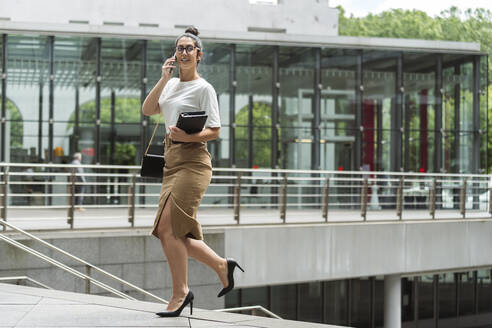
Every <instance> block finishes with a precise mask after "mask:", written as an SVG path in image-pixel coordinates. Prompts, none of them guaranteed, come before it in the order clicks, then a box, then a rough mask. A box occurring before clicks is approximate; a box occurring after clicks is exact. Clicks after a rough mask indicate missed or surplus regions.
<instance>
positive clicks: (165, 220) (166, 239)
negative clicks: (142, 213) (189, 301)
mask: <svg viewBox="0 0 492 328" xmlns="http://www.w3.org/2000/svg"><path fill="white" fill-rule="evenodd" d="M172 229H173V228H172V225H171V206H170V203H169V200H168V201H167V202H166V205H165V206H164V209H163V211H162V214H161V218H160V220H159V226H158V227H157V234H158V235H159V239H160V240H161V244H162V249H163V250H164V254H165V255H166V258H167V263H168V264H169V269H170V271H171V277H172V281H173V282H172V283H173V294H172V296H171V299H170V300H169V304H168V305H167V310H168V311H174V310H176V309H177V308H179V307H180V306H181V304H182V303H183V301H184V299H185V297H186V295H187V294H188V291H189V289H188V252H187V250H186V246H185V243H184V240H183V239H181V238H176V237H175V236H174V235H173V230H172Z"/></svg>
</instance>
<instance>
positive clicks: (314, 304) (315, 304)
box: [297, 282, 323, 322]
mask: <svg viewBox="0 0 492 328" xmlns="http://www.w3.org/2000/svg"><path fill="white" fill-rule="evenodd" d="M299 306H300V308H299V317H298V318H297V320H301V321H309V322H322V312H321V311H322V310H323V309H322V300H321V282H310V283H306V284H299Z"/></svg>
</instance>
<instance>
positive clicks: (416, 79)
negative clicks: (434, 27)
mask: <svg viewBox="0 0 492 328" xmlns="http://www.w3.org/2000/svg"><path fill="white" fill-rule="evenodd" d="M435 69H436V58H435V55H433V54H415V53H405V54H404V56H403V85H404V95H403V111H404V114H403V127H404V133H403V140H404V142H403V149H404V156H403V164H404V169H405V171H412V172H429V171H432V170H433V167H432V163H433V156H434V154H433V149H434V143H433V141H432V142H431V140H429V135H430V134H431V130H432V129H433V127H434V103H435V99H434V88H435V83H436V81H435V75H436V74H435Z"/></svg>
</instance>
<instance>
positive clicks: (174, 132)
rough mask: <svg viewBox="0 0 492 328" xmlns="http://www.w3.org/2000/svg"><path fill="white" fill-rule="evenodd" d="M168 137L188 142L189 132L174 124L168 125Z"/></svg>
mask: <svg viewBox="0 0 492 328" xmlns="http://www.w3.org/2000/svg"><path fill="white" fill-rule="evenodd" d="M169 131H170V137H171V139H172V140H174V141H181V142H189V141H190V140H189V134H187V133H186V132H184V131H183V130H181V129H180V128H178V127H177V126H175V125H172V126H170V127H169Z"/></svg>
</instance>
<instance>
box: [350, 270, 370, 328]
mask: <svg viewBox="0 0 492 328" xmlns="http://www.w3.org/2000/svg"><path fill="white" fill-rule="evenodd" d="M351 283H352V288H351V289H352V294H351V295H350V297H351V302H352V313H351V316H350V317H351V322H350V324H351V325H352V326H355V327H360V328H366V327H367V328H368V327H370V326H371V280H370V279H369V278H360V279H352V280H351Z"/></svg>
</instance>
